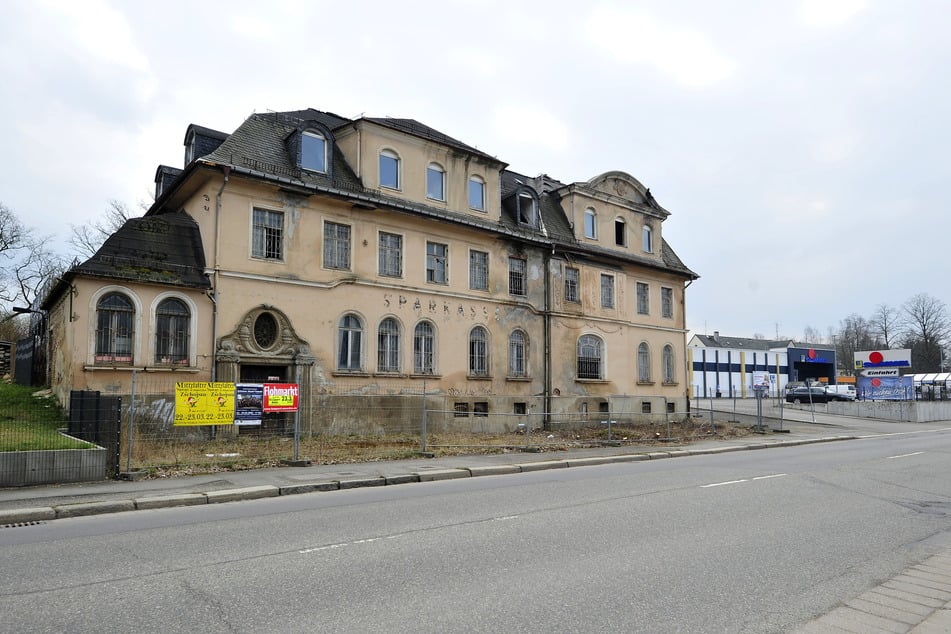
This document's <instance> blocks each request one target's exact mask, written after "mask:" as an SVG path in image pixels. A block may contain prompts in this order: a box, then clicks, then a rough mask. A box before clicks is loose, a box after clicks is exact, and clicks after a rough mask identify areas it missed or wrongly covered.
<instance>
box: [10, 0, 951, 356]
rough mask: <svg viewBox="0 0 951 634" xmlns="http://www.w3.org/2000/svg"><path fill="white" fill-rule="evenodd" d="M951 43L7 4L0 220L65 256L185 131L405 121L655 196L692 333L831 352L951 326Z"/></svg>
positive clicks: (236, 8) (853, 8) (588, 8)
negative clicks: (941, 320)
mask: <svg viewBox="0 0 951 634" xmlns="http://www.w3.org/2000/svg"><path fill="white" fill-rule="evenodd" d="M949 27H951V5H949V4H947V3H946V2H943V1H941V0H935V1H933V2H930V1H924V0H908V1H906V2H893V1H891V0H882V1H875V0H868V1H862V0H790V1H788V2H781V1H779V0H776V1H770V2H760V1H758V0H747V1H742V2H740V1H731V0H719V1H717V2H710V1H707V0H697V1H686V0H683V1H676V0H658V1H652V0H646V1H643V2H633V1H628V2H621V1H614V2H610V1H606V2H599V1H598V0H592V1H590V2H579V1H577V0H576V1H572V2H565V1H563V0H545V1H542V2H520V1H518V0H507V1H496V0H479V1H475V0H443V1H441V2H422V1H420V2H414V1H412V0H407V1H404V2H397V3H394V2H376V1H372V2H369V1H368V2H360V1H358V0H354V1H352V2H349V3H345V2H339V1H336V2H329V1H326V2H325V1H319V0H299V1H289V2H284V1H281V0H270V1H268V2H260V1H245V0H232V1H229V2H215V1H204V2H195V1H194V0H191V1H189V2H182V1H179V0H167V1H163V2H138V1H133V0H128V1H124V2H120V1H115V0H98V1H88V2H86V1H80V0H72V1H70V0H64V1H55V2H53V1H43V0H30V1H29V2H15V3H14V2H11V3H5V4H4V15H3V19H2V21H0V93H2V98H0V140H2V145H3V148H4V151H3V152H0V202H2V203H3V204H4V205H6V206H7V207H9V208H10V209H12V210H13V211H14V212H15V213H16V214H17V215H18V216H19V217H20V218H21V219H22V220H23V221H24V222H25V223H26V224H28V225H30V226H33V227H35V228H36V229H37V231H39V232H40V233H42V234H49V235H51V236H52V237H53V240H52V242H51V244H57V245H61V246H60V248H59V250H61V251H62V252H64V253H65V252H67V251H68V249H69V247H68V244H67V240H68V237H69V233H70V231H69V225H70V224H80V223H83V222H89V221H95V220H96V219H98V218H100V217H102V215H103V214H104V212H105V210H106V209H107V208H108V206H109V201H110V200H113V199H115V200H119V201H122V202H124V203H126V204H127V205H129V206H130V207H136V206H137V205H138V203H139V202H140V201H148V200H149V197H150V194H151V192H152V190H153V188H154V183H153V179H154V174H155V169H156V167H157V166H158V165H159V164H165V165H172V166H175V167H181V166H182V162H183V157H184V146H183V141H184V135H185V129H186V127H187V126H188V125H189V124H190V123H196V124H199V125H203V126H207V127H210V128H213V129H216V130H221V131H225V132H230V131H232V130H234V129H235V128H236V127H237V126H238V125H239V124H240V123H241V122H242V121H243V120H244V119H245V118H246V117H247V116H249V115H251V114H253V113H254V112H265V111H268V110H297V109H303V108H307V107H313V108H316V109H319V110H326V111H330V112H335V113H337V114H339V115H342V116H346V117H358V116H360V115H366V116H394V117H407V118H413V119H417V120H419V121H421V122H423V123H425V124H427V125H429V126H432V127H434V128H436V129H438V130H440V131H442V132H444V133H446V134H448V135H450V136H452V137H455V138H456V139H459V140H460V141H463V142H465V143H468V144H470V145H474V146H476V147H478V148H479V149H480V150H482V151H484V152H486V153H488V154H491V155H494V156H496V157H498V158H499V159H500V160H502V161H505V162H507V163H508V164H509V167H510V169H513V170H515V171H518V172H521V173H524V174H527V175H530V176H534V175H537V174H539V173H546V174H548V175H550V176H552V177H553V178H556V179H558V180H561V181H563V182H566V183H570V182H577V181H586V180H588V179H590V178H592V177H594V176H596V175H598V174H600V173H602V172H605V171H608V170H622V171H625V172H628V173H630V174H631V175H633V176H634V177H635V178H637V179H638V180H639V181H641V182H642V183H643V184H644V185H645V186H647V187H650V189H651V193H652V194H654V196H655V198H656V199H657V201H658V202H659V203H660V204H661V205H662V206H664V207H665V208H666V209H667V210H668V211H670V212H671V216H670V217H669V218H668V219H667V221H666V222H665V223H664V226H663V235H664V238H665V239H666V240H667V241H668V242H669V243H670V244H671V246H672V247H673V248H674V250H675V251H676V252H677V253H678V255H680V257H681V259H683V261H684V262H685V263H686V264H687V265H688V266H689V267H690V268H692V269H693V270H694V271H696V272H697V273H699V274H700V276H701V278H700V279H699V280H697V281H696V282H694V283H693V284H692V285H691V286H690V288H689V289H688V291H687V325H688V327H689V328H690V329H691V331H692V332H693V333H701V334H702V333H710V334H712V333H713V331H719V332H720V333H721V334H722V335H729V336H737V337H744V336H745V337H751V336H754V335H756V334H761V335H764V336H766V337H767V338H772V337H775V336H777V335H779V336H789V337H795V338H799V337H801V336H802V334H803V331H804V329H805V328H807V327H811V328H814V329H816V330H819V331H820V332H821V333H823V334H826V333H827V332H828V329H829V328H830V327H832V328H837V327H838V325H839V322H840V321H841V320H842V319H843V318H845V317H846V316H848V315H850V314H852V313H857V314H859V315H862V316H864V317H869V316H870V315H871V314H872V312H873V311H874V309H875V307H876V306H877V305H879V304H883V303H884V304H889V305H893V306H899V305H901V304H902V303H903V302H904V301H905V300H907V299H908V298H910V297H912V296H913V295H915V294H917V293H927V294H929V295H931V296H933V297H936V298H938V299H940V300H942V301H944V302H945V303H946V304H949V305H951V284H949V283H948V276H949V270H948V269H949V259H951V258H949V257H948V250H949V249H948V246H949V227H951V222H949V220H948V218H947V209H948V206H949V205H948V200H949V193H951V192H949V185H951V182H949V178H948V176H949V174H948V172H949V170H948V164H949V159H948V154H949V148H951V138H949V137H951V135H949V130H951V123H949V117H951V97H949V95H951V82H949V71H948V68H949V61H951V60H949V58H951V37H949V36H948V33H949V32H951V28H949Z"/></svg>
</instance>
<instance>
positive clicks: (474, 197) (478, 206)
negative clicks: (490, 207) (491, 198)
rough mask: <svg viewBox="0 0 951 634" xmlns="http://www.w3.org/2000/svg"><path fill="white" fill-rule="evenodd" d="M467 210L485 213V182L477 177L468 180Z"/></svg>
mask: <svg viewBox="0 0 951 634" xmlns="http://www.w3.org/2000/svg"><path fill="white" fill-rule="evenodd" d="M469 208H470V209H475V210H477V211H485V181H484V180H482V178H480V177H479V176H473V177H472V178H470V179H469Z"/></svg>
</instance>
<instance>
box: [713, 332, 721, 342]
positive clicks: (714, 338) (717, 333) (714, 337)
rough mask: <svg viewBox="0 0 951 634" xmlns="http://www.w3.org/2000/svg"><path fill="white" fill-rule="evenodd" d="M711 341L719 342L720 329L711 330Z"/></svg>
mask: <svg viewBox="0 0 951 634" xmlns="http://www.w3.org/2000/svg"><path fill="white" fill-rule="evenodd" d="M713 342H714V343H720V331H719V330H714V331H713Z"/></svg>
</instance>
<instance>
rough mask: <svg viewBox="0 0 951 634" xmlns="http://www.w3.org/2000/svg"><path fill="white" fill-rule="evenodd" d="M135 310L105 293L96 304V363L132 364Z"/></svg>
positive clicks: (125, 300) (121, 298)
mask: <svg viewBox="0 0 951 634" xmlns="http://www.w3.org/2000/svg"><path fill="white" fill-rule="evenodd" d="M134 322H135V308H134V307H133V305H132V300H130V299H129V298H128V297H126V296H125V295H121V294H119V293H109V294H108V295H106V296H105V297H103V298H102V299H100V300H99V302H98V303H97V304H96V362H97V363H110V364H122V365H131V364H132V351H133V336H134V334H135V333H134V331H133V323H134Z"/></svg>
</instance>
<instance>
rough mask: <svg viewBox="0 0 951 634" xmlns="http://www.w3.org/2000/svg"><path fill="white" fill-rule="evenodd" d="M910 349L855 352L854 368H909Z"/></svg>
mask: <svg viewBox="0 0 951 634" xmlns="http://www.w3.org/2000/svg"><path fill="white" fill-rule="evenodd" d="M910 367H911V350H868V351H864V352H856V353H855V369H856V370H862V369H864V368H910Z"/></svg>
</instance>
